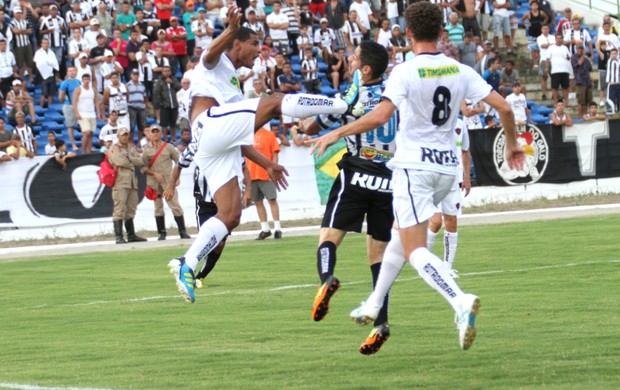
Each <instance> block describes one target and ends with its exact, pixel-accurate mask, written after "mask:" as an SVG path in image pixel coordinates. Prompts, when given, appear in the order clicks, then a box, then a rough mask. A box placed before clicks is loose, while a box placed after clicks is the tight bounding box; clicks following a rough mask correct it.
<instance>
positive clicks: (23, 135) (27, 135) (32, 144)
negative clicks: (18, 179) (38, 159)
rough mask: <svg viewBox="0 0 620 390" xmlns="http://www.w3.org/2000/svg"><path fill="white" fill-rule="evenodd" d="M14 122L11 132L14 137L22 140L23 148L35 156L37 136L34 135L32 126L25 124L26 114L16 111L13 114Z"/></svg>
mask: <svg viewBox="0 0 620 390" xmlns="http://www.w3.org/2000/svg"><path fill="white" fill-rule="evenodd" d="M15 122H16V124H15V128H13V134H14V135H15V136H14V138H15V139H18V138H19V139H20V140H21V141H22V146H23V148H24V149H26V151H28V152H29V153H31V154H32V156H36V155H37V150H38V147H37V138H36V137H35V136H34V131H32V127H30V126H29V125H27V124H26V114H24V113H23V112H21V111H18V112H17V113H16V114H15ZM29 157H30V156H29Z"/></svg>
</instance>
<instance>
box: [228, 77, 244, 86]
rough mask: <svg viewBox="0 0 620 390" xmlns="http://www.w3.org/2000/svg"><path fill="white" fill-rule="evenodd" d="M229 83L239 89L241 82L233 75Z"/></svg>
mask: <svg viewBox="0 0 620 390" xmlns="http://www.w3.org/2000/svg"><path fill="white" fill-rule="evenodd" d="M230 85H232V86H233V87H235V88H237V89H241V83H240V82H239V79H238V78H237V76H233V77H231V78H230Z"/></svg>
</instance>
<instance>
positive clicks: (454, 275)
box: [448, 269, 460, 279]
mask: <svg viewBox="0 0 620 390" xmlns="http://www.w3.org/2000/svg"><path fill="white" fill-rule="evenodd" d="M448 273H449V274H450V277H451V278H452V279H458V278H460V275H459V273H458V271H457V270H455V269H450V271H448Z"/></svg>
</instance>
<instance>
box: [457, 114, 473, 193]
mask: <svg viewBox="0 0 620 390" xmlns="http://www.w3.org/2000/svg"><path fill="white" fill-rule="evenodd" d="M454 136H455V138H456V156H457V158H458V159H459V171H458V177H459V182H463V176H464V174H465V171H464V169H463V152H467V151H469V133H468V132H467V126H465V122H464V121H463V120H462V119H458V118H457V120H456V125H455V126H454Z"/></svg>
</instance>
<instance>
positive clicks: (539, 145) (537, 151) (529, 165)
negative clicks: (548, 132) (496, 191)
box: [493, 125, 549, 184]
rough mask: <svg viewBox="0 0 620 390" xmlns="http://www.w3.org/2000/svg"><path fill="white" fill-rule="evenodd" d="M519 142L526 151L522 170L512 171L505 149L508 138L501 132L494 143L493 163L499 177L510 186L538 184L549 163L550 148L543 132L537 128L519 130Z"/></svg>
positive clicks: (520, 127)
mask: <svg viewBox="0 0 620 390" xmlns="http://www.w3.org/2000/svg"><path fill="white" fill-rule="evenodd" d="M517 142H518V143H519V145H521V147H522V148H523V150H524V151H525V162H524V163H523V168H522V169H511V168H509V167H508V163H507V161H506V157H505V154H504V153H505V152H504V148H505V145H506V137H505V136H504V132H503V131H502V132H499V133H498V134H497V137H495V142H494V143H493V161H494V162H495V168H496V169H497V172H498V173H499V175H500V176H501V177H502V179H504V181H505V182H506V183H508V184H532V183H536V182H537V181H538V180H540V178H541V177H542V176H543V174H544V173H545V170H546V169H547V164H548V163H549V158H548V157H549V146H548V144H547V140H546V139H545V136H544V134H543V132H542V131H540V129H539V128H538V127H536V126H533V125H527V126H519V127H518V128H517Z"/></svg>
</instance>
